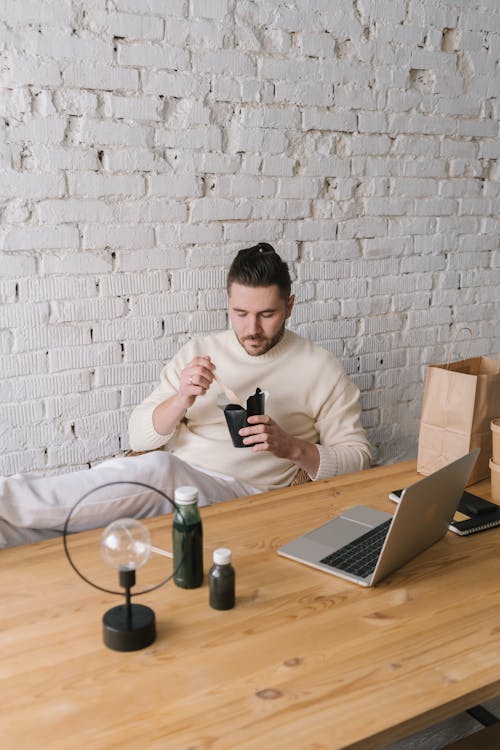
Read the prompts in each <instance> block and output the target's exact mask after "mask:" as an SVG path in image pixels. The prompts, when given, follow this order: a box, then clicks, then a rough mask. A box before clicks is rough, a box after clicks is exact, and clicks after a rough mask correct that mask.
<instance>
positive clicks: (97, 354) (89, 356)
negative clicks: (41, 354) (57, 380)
mask: <svg viewBox="0 0 500 750" xmlns="http://www.w3.org/2000/svg"><path fill="white" fill-rule="evenodd" d="M121 359H122V357H121V349H120V345H119V344H118V343H112V344H102V343H101V344H93V345H91V346H87V347H85V348H81V347H68V346H65V347H64V348H63V349H51V350H50V351H49V356H48V364H49V372H60V371H61V370H81V369H85V368H87V367H88V368H93V367H96V366H97V365H109V364H113V363H115V362H121Z"/></svg>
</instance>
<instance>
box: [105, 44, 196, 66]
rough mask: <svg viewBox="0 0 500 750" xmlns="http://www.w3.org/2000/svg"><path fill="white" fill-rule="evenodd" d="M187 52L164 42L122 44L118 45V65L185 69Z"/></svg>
mask: <svg viewBox="0 0 500 750" xmlns="http://www.w3.org/2000/svg"><path fill="white" fill-rule="evenodd" d="M188 62H189V53H188V51H187V50H185V49H182V48H181V47H168V46H165V45H164V44H155V43H154V42H151V43H149V44H139V43H137V44H124V43H121V44H119V45H118V63H119V65H129V66H136V67H141V68H147V67H151V68H157V69H160V70H161V69H169V70H185V69H186V68H187V65H188Z"/></svg>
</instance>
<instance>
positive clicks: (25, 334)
mask: <svg viewBox="0 0 500 750" xmlns="http://www.w3.org/2000/svg"><path fill="white" fill-rule="evenodd" d="M90 329H91V324H90V323H82V324H80V325H75V324H73V325H59V324H55V325H48V326H37V327H34V328H16V330H15V331H14V351H16V352H25V351H34V350H37V349H41V348H43V349H46V350H48V349H49V348H50V347H53V346H59V347H60V346H87V345H88V344H90V343H91V341H92V338H91V330H90Z"/></svg>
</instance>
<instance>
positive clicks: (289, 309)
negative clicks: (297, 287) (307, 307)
mask: <svg viewBox="0 0 500 750" xmlns="http://www.w3.org/2000/svg"><path fill="white" fill-rule="evenodd" d="M294 302H295V294H291V295H290V297H289V298H288V302H287V303H286V317H287V318H289V317H290V315H291V314H292V309H293V304H294Z"/></svg>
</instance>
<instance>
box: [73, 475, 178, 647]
mask: <svg viewBox="0 0 500 750" xmlns="http://www.w3.org/2000/svg"><path fill="white" fill-rule="evenodd" d="M118 484H119V485H123V484H131V485H138V486H140V487H145V488H147V489H149V490H152V491H154V492H157V493H158V494H159V495H160V496H161V497H163V498H164V499H166V500H168V502H169V503H170V504H171V505H172V506H173V507H174V508H177V506H176V504H175V502H174V501H173V500H172V499H171V498H169V497H168V495H165V493H164V492H161V490H158V489H157V488H156V487H152V486H151V485H148V484H144V483H142V482H125V481H123V482H108V483H106V484H102V485H100V486H99V487H95V488H94V489H92V490H90V492H87V493H86V494H85V495H83V497H81V498H80V499H79V500H78V501H77V502H76V503H75V504H74V505H73V507H72V508H71V510H70V512H69V514H68V517H67V518H66V522H65V524H64V530H63V545H64V552H65V554H66V557H67V559H68V562H69V563H70V565H71V567H72V568H73V570H75V572H76V573H77V574H78V575H79V576H80V578H82V579H83V580H84V581H85V582H86V583H88V584H90V585H91V586H93V587H94V588H96V589H99V591H104V592H106V593H108V594H118V595H121V596H123V595H125V603H124V604H120V605H118V606H116V607H112V608H111V609H109V610H108V611H107V612H105V613H104V615H103V618H102V633H103V641H104V644H105V646H107V647H108V648H110V649H113V650H114V651H137V650H139V649H142V648H146V647H147V646H150V645H151V644H152V643H153V642H154V640H155V638H156V623H155V613H154V611H153V610H152V609H151V608H150V607H145V606H143V605H142V604H135V603H134V604H133V603H132V601H131V599H132V596H137V595H138V594H146V593H149V592H150V591H154V590H155V589H157V588H160V586H163V585H164V584H165V583H167V582H168V581H169V580H170V579H171V578H172V577H173V576H174V575H175V573H176V570H173V571H172V573H171V574H170V575H168V576H167V577H166V578H164V579H163V580H162V581H160V582H159V583H158V584H156V585H154V586H150V587H149V588H146V589H144V590H142V591H139V592H134V593H132V591H131V589H132V588H133V586H135V583H136V571H137V570H138V569H139V568H141V567H142V566H143V565H144V564H145V563H146V562H147V561H148V560H149V558H150V556H151V552H152V550H153V549H155V550H156V549H157V548H156V547H152V544H151V535H150V533H149V529H148V528H147V526H145V525H144V524H143V523H141V522H140V521H137V520H136V519H134V518H118V519H116V520H115V521H113V522H112V523H110V524H109V525H108V526H106V528H105V529H104V531H103V533H102V537H101V554H102V557H103V559H104V560H105V562H106V563H108V564H109V565H110V566H111V567H112V568H115V569H116V570H117V571H118V582H119V584H120V586H121V587H122V589H123V590H122V591H113V590H110V589H107V588H104V587H103V586H100V585H99V584H97V583H95V582H94V581H92V580H91V579H90V578H88V577H87V576H85V575H84V574H83V573H82V572H81V571H80V570H79V568H78V567H77V565H76V564H75V562H74V560H73V558H72V556H71V554H70V551H69V545H68V532H69V526H70V521H71V519H72V517H73V515H74V513H75V511H76V510H77V508H78V507H79V506H80V505H81V504H82V503H83V502H84V501H85V500H86V499H87V498H88V497H89V496H90V495H92V494H93V493H94V492H97V491H98V490H102V489H105V488H106V487H110V486H112V485H118ZM181 517H182V516H181ZM183 520H184V519H183ZM158 551H160V550H158ZM182 563H183V560H181V561H180V562H179V564H178V565H177V568H179V567H180V566H181V565H182Z"/></svg>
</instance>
